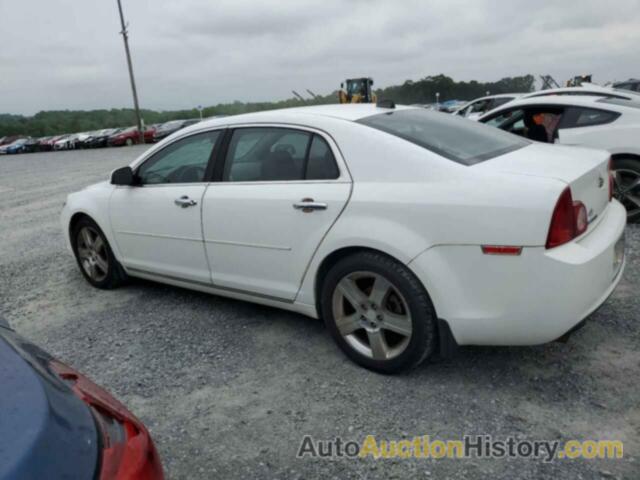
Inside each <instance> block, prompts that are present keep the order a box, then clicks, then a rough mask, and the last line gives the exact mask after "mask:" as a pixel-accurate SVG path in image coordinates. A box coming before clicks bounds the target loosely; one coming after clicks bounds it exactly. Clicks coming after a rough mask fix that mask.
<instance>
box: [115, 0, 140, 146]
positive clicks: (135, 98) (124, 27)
mask: <svg viewBox="0 0 640 480" xmlns="http://www.w3.org/2000/svg"><path fill="white" fill-rule="evenodd" d="M118 11H119V12H120V24H121V25H122V31H121V32H120V33H121V34H122V40H124V51H125V53H126V54H127V65H128V66H129V80H131V90H132V91H133V108H134V109H135V111H136V122H137V124H138V134H139V135H140V143H144V132H143V131H142V118H140V106H139V105H138V92H137V91H136V80H135V78H134V76H133V64H132V63H131V52H130V51H129V32H127V25H126V24H125V22H124V14H123V13H122V4H121V3H120V0H118Z"/></svg>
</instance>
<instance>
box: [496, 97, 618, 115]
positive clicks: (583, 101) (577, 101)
mask: <svg viewBox="0 0 640 480" xmlns="http://www.w3.org/2000/svg"><path fill="white" fill-rule="evenodd" d="M603 98H604V97H602V96H599V95H550V96H547V97H525V98H518V99H516V100H514V101H512V102H509V103H508V104H505V105H504V106H502V107H500V110H502V109H504V108H507V107H516V106H524V105H576V106H584V107H596V106H601V107H611V108H612V109H616V108H617V107H618V106H619V105H618V104H609V103H603V102H600V101H599V100H602V99H603ZM623 101H624V100H623ZM494 111H495V110H494Z"/></svg>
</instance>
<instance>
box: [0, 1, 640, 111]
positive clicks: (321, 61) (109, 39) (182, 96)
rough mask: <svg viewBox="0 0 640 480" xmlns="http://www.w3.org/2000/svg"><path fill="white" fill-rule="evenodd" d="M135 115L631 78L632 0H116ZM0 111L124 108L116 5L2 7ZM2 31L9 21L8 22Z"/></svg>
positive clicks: (637, 9)
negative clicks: (522, 80) (352, 80)
mask: <svg viewBox="0 0 640 480" xmlns="http://www.w3.org/2000/svg"><path fill="white" fill-rule="evenodd" d="M123 7H124V9H125V15H126V17H127V20H128V21H129V23H130V42H131V49H132V54H133V61H134V68H135V73H136V78H137V81H138V86H139V94H140V100H141V104H142V106H143V107H147V108H155V109H172V108H188V107H192V106H193V105H197V104H204V105H211V104H215V103H219V102H227V101H233V100H236V99H237V100H242V101H252V100H270V99H280V98H286V97H289V96H290V95H291V90H292V89H295V90H299V91H300V90H302V91H304V89H305V88H310V89H311V90H313V91H316V92H318V93H328V92H330V91H333V90H334V89H336V88H337V87H338V85H339V83H340V82H341V81H342V80H344V78H347V77H350V76H360V75H369V76H373V77H374V78H375V80H376V85H377V86H385V85H390V84H396V83H401V82H403V81H404V80H405V79H408V78H411V79H418V78H422V77H424V76H427V75H434V74H439V73H445V74H448V75H450V76H453V77H454V78H456V79H461V80H470V79H477V80H497V79H499V78H501V77H504V76H511V75H520V74H525V73H532V74H547V73H549V74H552V75H554V76H555V77H556V78H557V79H558V80H565V79H567V78H569V77H571V76H573V75H575V74H578V73H593V74H594V77H595V80H596V81H599V82H602V83H604V82H606V81H609V80H615V79H617V80H620V79H626V78H628V77H630V76H638V74H639V73H638V71H637V70H635V68H637V45H638V44H639V43H640V29H638V28H637V25H639V24H640V0H619V1H617V2H616V4H615V8H612V6H611V5H610V4H607V3H606V2H602V1H596V0H583V1H582V2H580V6H579V8H576V5H575V4H569V3H568V2H557V1H551V0H537V1H533V0H527V1H524V0H512V1H509V2H499V1H496V0H475V1H471V0H468V1H461V0H449V1H447V0H430V1H429V2H425V1H421V0H402V1H398V2H388V1H380V0H309V1H305V0H298V1H290V0H286V1H285V0H282V1H276V0H271V1H262V2H256V1H250V0H218V1H216V2H206V1H202V0H181V1H180V2H176V1H173V0H156V1H152V0H135V1H134V0H123ZM0 18H3V28H2V29H1V30H0V44H1V45H3V48H2V49H0V111H6V112H12V113H34V112H36V111H38V110H44V109H64V108H69V109H90V108H103V107H121V106H128V105H130V104H131V92H130V88H129V80H128V76H127V71H126V62H125V58H124V51H123V46H122V39H121V37H120V36H119V34H118V32H119V30H120V25H119V18H118V14H117V8H116V2H115V0H113V1H105V0H85V1H83V2H78V1H77V0H58V1H56V2H41V1H38V0H22V1H21V2H15V1H11V0H0ZM6 19H10V21H6Z"/></svg>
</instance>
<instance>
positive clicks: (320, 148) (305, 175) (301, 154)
mask: <svg viewBox="0 0 640 480" xmlns="http://www.w3.org/2000/svg"><path fill="white" fill-rule="evenodd" d="M338 176H339V171H338V168H337V166H336V163H335V158H334V157H333V154H332V152H331V149H330V148H329V146H328V145H327V143H326V141H325V140H324V139H323V138H322V137H320V136H319V135H316V134H312V133H310V132H304V131H301V130H294V129H289V128H271V127H258V128H253V127H251V128H239V129H237V130H235V131H234V132H233V135H232V137H231V141H230V143H229V149H228V152H227V158H226V161H225V167H224V172H223V176H222V180H223V181H225V182H273V181H296V180H298V181H299V180H324V179H332V178H338Z"/></svg>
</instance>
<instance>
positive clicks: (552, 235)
mask: <svg viewBox="0 0 640 480" xmlns="http://www.w3.org/2000/svg"><path fill="white" fill-rule="evenodd" d="M588 226H589V219H588V217H587V208H586V207H585V206H584V203H582V202H574V201H573V197H572V196H571V189H570V188H569V187H567V188H565V189H564V190H563V192H562V193H561V194H560V198H558V203H556V207H555V208H554V209H553V215H552V216H551V225H550V226H549V234H548V235H547V245H546V247H547V248H554V247H558V246H560V245H564V244H565V243H567V242H570V241H571V240H573V239H574V238H576V237H577V236H579V235H581V234H583V233H584V232H585V231H586V230H587V227H588Z"/></svg>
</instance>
